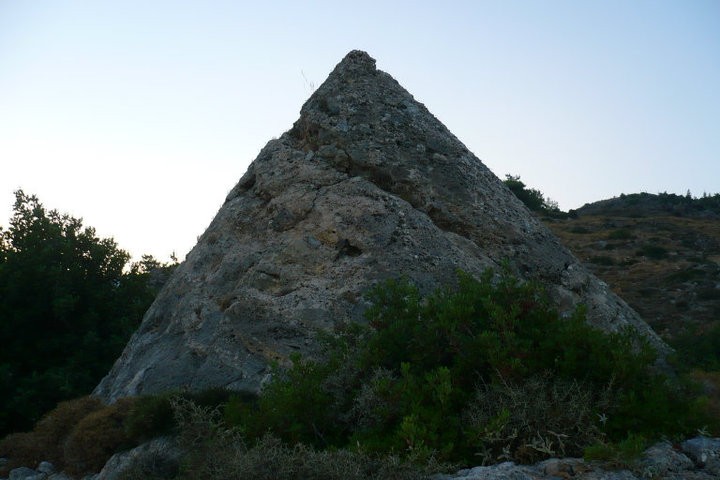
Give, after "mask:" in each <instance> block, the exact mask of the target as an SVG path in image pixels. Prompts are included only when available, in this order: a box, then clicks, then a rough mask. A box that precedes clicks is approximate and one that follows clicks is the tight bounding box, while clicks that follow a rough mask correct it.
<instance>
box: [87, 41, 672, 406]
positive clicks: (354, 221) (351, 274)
mask: <svg viewBox="0 0 720 480" xmlns="http://www.w3.org/2000/svg"><path fill="white" fill-rule="evenodd" d="M506 260H507V261H509V263H510V267H511V269H512V270H513V271H514V272H515V273H517V274H518V275H520V276H522V277H524V278H536V279H539V280H541V281H542V282H544V283H545V284H547V285H548V286H549V288H550V291H551V294H552V296H553V298H554V299H555V300H556V301H557V303H558V305H559V307H560V308H561V310H563V311H570V310H572V309H573V308H574V306H575V305H577V304H578V303H585V304H587V306H588V318H589V321H590V322H591V323H593V324H594V325H596V326H598V327H600V328H603V329H605V330H609V331H614V330H618V329H620V328H623V327H625V326H628V325H631V326H633V327H635V328H636V329H637V330H638V331H639V332H640V333H641V334H642V335H644V336H646V337H647V338H648V339H650V341H651V343H653V344H654V345H655V346H656V347H658V348H659V349H661V350H664V349H666V347H665V345H664V344H663V343H662V341H661V340H660V339H659V338H658V337H657V336H656V335H655V333H654V332H653V331H652V330H651V329H650V328H649V327H648V326H647V325H646V324H645V323H644V322H643V321H642V319H640V317H639V316H638V315H637V314H636V313H635V312H634V311H633V310H632V309H630V308H629V307H628V306H627V305H626V304H625V303H624V302H623V301H622V300H620V299H619V298H618V297H617V296H615V295H614V294H613V293H611V292H610V291H609V289H608V287H607V285H605V284H604V283H603V282H601V281H599V280H598V279H597V278H595V277H594V276H593V275H591V274H590V273H588V271H587V270H586V269H585V268H584V267H583V266H582V265H580V263H579V262H578V260H577V259H576V258H574V257H573V256H572V255H571V254H570V253H569V252H568V251H567V250H566V249H565V248H564V247H562V246H561V245H560V243H559V242H558V240H557V239H556V238H555V237H554V236H553V235H552V234H551V233H550V232H549V230H548V229H546V228H545V227H544V226H543V225H542V224H540V223H539V222H538V221H537V220H536V219H535V218H534V217H533V216H532V214H531V213H530V212H529V211H528V210H527V209H526V208H525V207H524V206H523V205H522V203H520V202H519V201H518V200H517V199H516V198H515V196H514V195H513V194H512V193H511V192H510V191H509V190H508V189H507V188H506V187H505V186H504V185H503V183H502V182H501V181H500V180H499V179H498V178H497V177H496V176H495V175H494V174H493V173H492V172H490V170H488V169H487V168H486V167H485V166H484V165H483V164H482V163H481V162H480V160H478V159H477V157H475V156H474V155H473V154H472V153H471V152H470V151H468V149H467V148H466V147H465V146H464V145H463V144H462V143H461V142H460V141H459V140H458V139H457V138H455V136H453V134H452V133H450V132H449V131H448V129H447V128H446V127H445V126H444V125H443V124H442V123H440V122H439V121H438V120H437V119H436V118H435V117H434V116H433V115H432V114H431V113H430V112H429V111H428V110H427V109H426V108H425V107H424V106H423V105H422V104H420V103H418V102H417V101H416V100H415V99H414V98H413V97H412V95H410V94H409V93H408V92H407V91H405V90H404V89H403V88H402V87H401V86H400V85H399V84H398V83H397V82H396V81H395V80H394V79H393V78H392V77H391V76H390V75H388V74H386V73H384V72H381V71H379V70H377V69H376V67H375V60H373V59H372V58H371V57H370V56H369V55H368V54H367V53H365V52H361V51H353V52H350V53H349V54H348V55H347V56H346V57H345V58H344V59H343V60H342V62H340V64H338V65H337V67H335V69H334V70H333V72H332V73H331V74H330V76H329V77H328V79H327V80H326V81H325V82H324V83H323V84H322V85H321V86H320V87H319V88H318V89H317V91H316V92H315V93H314V94H313V95H312V96H311V97H310V99H309V100H308V101H307V102H306V103H305V105H304V106H303V108H302V110H301V113H300V119H299V120H298V121H297V122H295V124H294V125H293V127H292V129H290V131H288V132H286V133H285V134H283V135H282V136H281V137H280V138H279V139H276V140H271V141H270V142H269V143H268V144H267V145H266V146H265V148H264V149H263V150H262V151H261V152H260V154H259V155H258V157H257V158H256V159H255V161H254V162H253V163H252V164H251V165H250V167H249V168H248V170H247V172H246V173H245V175H244V176H243V177H242V178H241V179H240V181H239V182H238V184H237V185H236V186H235V187H234V188H233V189H232V191H231V192H230V194H229V195H228V197H227V199H226V201H225V203H224V205H223V206H222V208H220V210H219V212H218V213H217V215H216V216H215V219H214V220H213V221H212V223H211V224H210V226H209V227H208V229H207V231H206V232H205V233H204V234H203V235H202V237H200V239H199V241H198V244H197V245H196V246H195V248H194V249H193V250H192V251H191V252H190V253H189V254H188V256H187V259H186V260H185V262H183V264H182V265H180V266H179V267H178V268H177V270H176V271H175V273H174V274H173V275H172V277H171V278H170V280H169V281H168V283H167V284H166V286H165V287H164V288H163V290H162V291H161V293H160V294H159V295H158V297H157V299H156V300H155V302H154V303H153V305H152V306H151V307H150V309H149V310H148V312H147V314H146V315H145V318H144V319H143V322H142V325H141V326H140V328H139V329H138V331H137V332H136V333H135V334H134V335H133V337H132V339H131V340H130V342H129V343H128V345H127V347H126V348H125V351H124V352H123V354H122V356H121V357H120V358H119V359H118V360H117V362H116V363H115V365H114V367H113V368H112V370H111V371H110V373H109V374H108V376H107V377H106V378H105V379H104V380H103V381H102V382H101V383H100V385H99V386H98V387H97V389H96V391H95V393H96V394H98V395H100V396H102V397H103V398H105V399H107V400H114V399H117V398H119V397H123V396H129V395H136V394H142V393H153V392H158V391H163V390H168V389H177V388H190V389H201V388H205V387H211V386H223V387H228V388H231V389H251V390H253V389H257V388H258V387H259V385H260V384H261V381H262V379H263V378H264V377H265V376H266V375H267V373H268V364H269V363H270V362H272V361H275V360H282V359H285V358H287V357H288V355H289V354H290V353H292V352H312V348H313V346H314V345H315V341H314V338H315V333H316V332H317V331H318V329H329V328H332V326H333V325H335V324H337V323H338V322H344V321H348V320H361V319H362V312H363V310H364V309H365V308H366V307H367V304H366V302H365V300H364V298H363V292H364V291H365V290H366V289H368V288H369V287H370V286H371V285H373V284H375V283H377V282H378V281H380V280H382V279H385V278H388V277H397V276H399V275H401V274H402V275H406V276H407V277H409V278H410V279H411V280H413V281H414V282H416V283H417V284H418V285H419V286H420V287H421V289H423V290H424V291H426V292H427V291H430V290H432V289H433V288H434V287H436V286H438V285H440V284H443V283H448V282H452V281H453V280H454V279H455V278H456V270H457V269H462V270H464V271H467V272H469V273H471V274H479V273H480V272H482V271H483V270H485V269H487V268H488V267H492V268H495V269H499V268H500V265H501V264H502V263H503V262H504V261H506Z"/></svg>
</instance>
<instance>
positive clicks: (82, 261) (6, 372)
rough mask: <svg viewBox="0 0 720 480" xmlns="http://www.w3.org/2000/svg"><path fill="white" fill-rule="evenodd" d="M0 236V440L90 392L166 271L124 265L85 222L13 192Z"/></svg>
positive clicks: (146, 264)
mask: <svg viewBox="0 0 720 480" xmlns="http://www.w3.org/2000/svg"><path fill="white" fill-rule="evenodd" d="M15 197H16V199H15V205H14V213H13V217H12V219H11V221H10V225H9V228H8V229H7V230H3V229H2V228H0V338H2V346H1V347H0V392H2V395H0V435H4V434H7V433H9V432H12V431H18V430H22V429H28V428H31V427H32V425H33V424H34V423H35V422H36V421H37V420H38V419H39V418H40V416H41V415H42V414H44V413H45V412H47V411H48V410H49V409H51V408H53V407H54V406H55V405H57V403H58V402H59V401H61V400H67V399H70V398H74V397H78V396H80V395H86V394H88V393H90V391H91V390H92V389H93V388H94V387H95V385H97V383H98V382H99V381H100V379H101V378H102V377H103V376H104V375H105V374H106V373H107V371H108V370H109V368H110V367H111V366H112V364H113V362H114V361H115V359H116V358H117V357H118V355H119V354H120V352H121V351H122V349H123V348H124V346H125V344H126V343H127V341H128V339H129V338H130V335H131V334H132V333H133V332H134V331H135V329H136V328H137V326H138V325H139V323H140V320H141V319H142V316H143V314H144V313H145V310H147V308H148V307H149V305H150V303H151V302H152V300H153V299H154V297H155V294H156V293H157V290H158V289H159V287H160V284H161V283H162V282H158V281H157V278H158V276H161V277H162V276H163V275H167V274H168V273H169V270H170V269H171V268H173V266H172V265H164V264H161V263H159V262H157V261H156V260H155V259H153V258H152V257H150V256H145V257H143V260H142V261H140V262H136V263H130V256H129V254H128V253H127V252H125V251H123V250H121V249H119V248H118V246H117V244H116V243H115V242H114V241H113V240H112V239H100V238H98V237H97V236H96V235H95V230H94V229H92V228H90V227H83V225H82V220H80V219H77V218H73V217H71V216H69V215H63V214H60V213H58V212H57V211H55V210H51V211H48V210H46V209H45V207H43V205H42V204H41V203H40V202H39V201H38V199H37V198H36V197H35V196H31V195H26V194H25V193H24V192H22V191H21V190H20V191H18V192H16V194H15Z"/></svg>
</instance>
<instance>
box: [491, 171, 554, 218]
mask: <svg viewBox="0 0 720 480" xmlns="http://www.w3.org/2000/svg"><path fill="white" fill-rule="evenodd" d="M503 183H504V184H505V186H507V187H508V188H509V189H510V191H511V192H513V193H514V194H515V196H516V197H517V198H518V199H520V201H522V202H523V203H524V204H525V206H526V207H528V208H529V209H530V210H532V211H534V212H539V213H544V214H549V215H551V216H563V215H564V214H563V212H561V211H560V207H558V204H557V202H556V201H555V200H552V199H550V198H548V197H546V196H545V195H543V193H542V192H541V191H540V190H537V189H535V188H527V186H526V185H525V183H524V182H522V181H521V180H520V176H519V175H509V174H508V175H505V180H503Z"/></svg>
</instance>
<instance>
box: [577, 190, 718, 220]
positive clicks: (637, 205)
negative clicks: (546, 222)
mask: <svg viewBox="0 0 720 480" xmlns="http://www.w3.org/2000/svg"><path fill="white" fill-rule="evenodd" d="M570 213H571V214H573V213H577V214H578V215H581V216H582V215H611V216H620V217H647V216H658V215H672V216H678V217H693V218H712V219H716V220H717V219H720V194H715V195H707V194H705V195H703V196H702V197H699V198H692V197H691V196H690V195H689V194H688V195H686V196H682V195H676V194H674V193H660V194H657V195H655V194H651V193H633V194H630V195H624V194H623V195H620V196H619V197H615V198H611V199H608V200H601V201H599V202H594V203H589V204H585V205H584V206H583V207H581V208H579V209H577V210H574V211H573V210H571V211H570Z"/></svg>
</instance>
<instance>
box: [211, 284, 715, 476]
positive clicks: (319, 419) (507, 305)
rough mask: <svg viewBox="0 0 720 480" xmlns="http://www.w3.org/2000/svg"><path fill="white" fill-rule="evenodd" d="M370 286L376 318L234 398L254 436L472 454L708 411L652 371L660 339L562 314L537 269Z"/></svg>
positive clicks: (611, 435) (678, 426)
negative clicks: (532, 273) (532, 276)
mask: <svg viewBox="0 0 720 480" xmlns="http://www.w3.org/2000/svg"><path fill="white" fill-rule="evenodd" d="M368 299H369V300H370V301H371V302H372V306H371V307H370V308H368V310H367V312H366V316H367V320H368V325H367V326H364V327H363V326H352V327H347V328H344V329H342V330H340V331H339V332H338V333H337V335H336V336H335V337H328V338H326V339H325V351H324V354H323V355H322V358H321V359H320V360H310V359H304V358H300V357H295V358H293V364H292V367H291V368H290V369H288V370H286V371H281V370H279V369H278V370H277V371H276V373H275V376H274V380H273V381H271V382H270V383H269V385H268V386H267V387H266V389H265V390H264V392H263V394H262V395H261V397H260V398H259V400H258V402H257V403H256V404H253V403H247V402H242V401H231V402H230V403H229V404H228V406H226V407H225V412H224V416H225V420H226V422H228V423H229V424H231V425H233V426H236V427H238V428H239V431H240V432H243V434H244V435H245V438H247V439H248V440H250V441H257V440H258V439H260V438H262V436H263V435H264V434H265V433H266V432H268V431H270V432H272V433H273V435H275V436H276V437H278V438H280V439H281V440H283V441H285V442H288V443H289V444H295V443H298V442H299V443H303V444H308V445H313V446H315V447H320V448H345V447H350V448H354V449H359V450H360V451H363V452H368V453H373V454H375V453H377V454H380V453H387V452H395V453H401V454H403V455H406V456H408V457H411V458H413V459H415V460H417V461H420V462H423V461H426V460H427V459H430V458H434V457H437V458H439V459H441V460H444V461H445V460H447V461H460V462H467V463H473V462H477V458H478V455H480V456H481V457H483V458H486V459H488V460H490V459H495V458H497V457H502V458H507V459H513V460H517V461H534V460H536V459H538V458H541V457H542V456H550V455H554V454H557V453H559V452H560V453H562V452H567V453H570V454H579V453H581V451H582V449H583V448H584V447H586V446H587V445H589V444H591V443H595V442H597V441H603V442H606V443H607V442H620V441H622V440H623V439H625V438H626V437H627V434H628V432H633V433H635V434H637V435H642V436H644V437H646V438H650V439H654V438H658V437H659V436H661V435H668V436H673V435H681V434H683V433H689V432H693V431H694V429H696V428H699V427H701V426H703V425H708V424H709V423H708V418H707V417H706V416H705V413H704V410H703V406H702V404H701V403H693V402H694V400H693V397H692V391H691V390H690V389H688V388H686V387H684V386H679V385H676V384H672V383H671V382H670V381H669V380H667V379H666V378H665V377H661V376H658V375H655V374H653V373H651V370H650V366H651V365H652V364H653V362H654V361H655V352H654V351H652V350H651V349H650V347H649V346H648V345H647V344H646V343H645V342H644V341H642V339H641V338H639V337H638V335H636V334H635V333H634V332H632V331H624V332H620V333H614V334H606V333H603V332H601V331H598V330H595V329H594V328H592V327H590V326H588V325H587V324H586V322H585V313H584V311H583V310H582V309H578V310H577V311H576V312H575V313H574V314H573V315H571V316H570V317H568V318H563V317H561V316H560V315H559V314H558V312H557V311H556V310H555V309H554V308H553V307H552V305H551V303H550V301H549V299H548V297H547V296H546V295H545V293H544V292H543V290H542V289H541V288H540V287H539V286H538V285H536V284H533V283H532V282H521V281H519V280H517V279H515V278H513V277H512V276H510V275H507V274H502V275H494V274H493V273H492V272H486V273H485V274H484V275H483V277H482V278H481V279H480V280H479V281H478V280H475V279H473V278H471V277H470V276H468V275H466V274H459V277H458V285H457V288H454V289H450V288H443V289H439V290H438V291H436V292H435V293H434V294H432V295H430V296H428V297H427V298H421V296H420V294H419V292H418V289H417V288H416V287H415V286H413V285H412V284H410V283H409V282H407V281H405V280H391V281H389V282H386V283H383V284H381V285H378V286H377V287H376V288H374V289H373V290H372V291H371V292H370V293H369V295H368ZM478 392H480V393H481V395H480V397H479V396H478ZM479 398H480V399H479ZM488 398H491V399H493V401H492V402H491V403H492V405H490V404H488V403H482V402H483V400H482V399H488ZM529 399H532V401H530V400H529ZM523 402H525V403H523ZM491 407H492V408H491ZM468 418H472V419H474V420H473V421H472V422H468ZM559 420H561V421H559ZM558 422H559V423H558ZM543 425H544V426H543ZM515 430H517V431H518V432H522V433H517V434H513V435H510V434H511V433H512V432H514V431H515Z"/></svg>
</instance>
